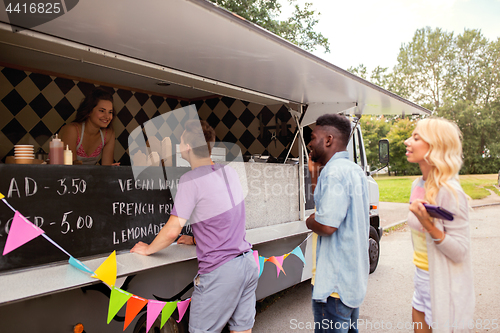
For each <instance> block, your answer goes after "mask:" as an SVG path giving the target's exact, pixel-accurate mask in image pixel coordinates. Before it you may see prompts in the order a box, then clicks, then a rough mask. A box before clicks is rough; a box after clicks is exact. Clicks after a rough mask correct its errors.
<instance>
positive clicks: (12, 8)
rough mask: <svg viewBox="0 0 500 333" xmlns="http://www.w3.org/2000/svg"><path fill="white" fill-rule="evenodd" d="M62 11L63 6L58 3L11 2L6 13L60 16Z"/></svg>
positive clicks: (6, 8)
mask: <svg viewBox="0 0 500 333" xmlns="http://www.w3.org/2000/svg"><path fill="white" fill-rule="evenodd" d="M61 10H62V8H61V4H60V3H58V2H56V3H50V2H31V3H19V2H9V3H8V4H7V6H6V7H5V11H6V12H7V13H9V14H14V13H17V14H59V13H60V12H61Z"/></svg>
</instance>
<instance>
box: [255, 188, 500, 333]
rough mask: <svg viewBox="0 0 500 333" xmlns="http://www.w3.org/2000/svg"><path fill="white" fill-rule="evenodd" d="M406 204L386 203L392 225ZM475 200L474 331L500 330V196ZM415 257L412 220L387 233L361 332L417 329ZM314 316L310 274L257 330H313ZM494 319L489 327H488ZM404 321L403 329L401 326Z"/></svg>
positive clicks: (264, 314)
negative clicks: (413, 307)
mask: <svg viewBox="0 0 500 333" xmlns="http://www.w3.org/2000/svg"><path fill="white" fill-rule="evenodd" d="M492 204H493V205H492ZM404 205H405V204H390V203H382V204H381V206H380V209H381V214H382V211H384V213H383V214H387V215H386V216H388V217H387V218H386V222H384V223H386V225H390V224H395V223H396V222H399V221H402V220H404V219H405V218H406V215H407V213H408V208H407V205H406V206H404ZM484 205H486V206H484ZM471 206H475V207H476V208H475V209H474V210H473V211H472V212H471V214H470V221H471V238H472V243H471V251H472V261H473V269H474V279H475V280H474V285H475V294H476V311H475V317H474V319H475V320H476V323H477V327H476V329H475V330H474V331H475V332H485V331H493V332H500V329H496V330H492V328H493V327H492V320H496V322H497V323H499V322H500V298H499V295H500V284H499V283H498V276H500V255H498V245H499V244H500V224H499V223H498V222H499V218H498V216H500V197H498V196H493V197H491V198H488V200H486V199H483V200H482V201H478V200H474V201H472V202H471ZM479 206H482V207H479ZM389 216H390V217H389ZM400 218H401V220H399V219H400ZM411 261H412V249H411V242H410V234H409V229H408V227H407V226H406V225H403V226H402V228H400V229H398V230H396V231H392V232H391V233H389V234H386V235H384V237H382V240H381V256H380V262H379V265H378V268H377V270H376V271H375V272H374V273H373V274H371V275H370V277H369V280H368V292H367V295H366V298H365V301H364V303H363V305H362V307H361V309H360V312H361V315H360V319H363V320H364V321H365V323H367V324H366V325H367V326H366V327H360V332H395V331H397V332H413V330H412V329H409V325H411V324H410V323H411V298H412V295H413V273H414V266H413V264H412V262H411ZM312 321H313V316H312V311H311V285H310V281H309V280H308V281H304V282H303V283H301V284H299V285H297V286H295V287H294V288H293V289H291V290H290V291H289V292H287V293H286V294H285V295H283V296H282V297H281V298H280V299H279V300H278V301H276V302H275V303H274V304H272V305H271V306H269V308H268V309H266V310H265V311H263V312H261V313H260V314H258V315H257V317H256V323H255V326H254V330H253V332H254V333H261V332H266V333H267V332H313V330H312V329H308V328H307V325H311V323H312ZM488 322H489V330H487V329H485V325H486V324H488ZM370 323H371V325H372V326H370ZM398 325H399V327H400V328H401V329H397V327H398ZM405 325H406V326H407V327H406V328H405V327H404V326H405ZM480 325H482V326H481V327H480ZM390 326H392V328H390Z"/></svg>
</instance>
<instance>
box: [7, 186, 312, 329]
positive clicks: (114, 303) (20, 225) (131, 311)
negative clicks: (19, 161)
mask: <svg viewBox="0 0 500 333" xmlns="http://www.w3.org/2000/svg"><path fill="white" fill-rule="evenodd" d="M0 200H2V201H3V203H5V205H7V207H9V208H10V209H11V210H12V211H13V212H14V218H13V219H12V224H11V226H10V230H9V233H8V235H7V240H6V242H5V247H4V250H3V255H6V254H8V253H9V252H11V251H13V250H15V249H17V248H18V247H20V246H22V245H24V244H26V243H28V242H29V241H31V240H33V239H35V238H36V237H38V236H40V235H42V237H44V238H45V239H46V240H47V241H49V242H50V243H52V244H53V245H54V246H55V247H57V248H58V249H59V250H61V251H62V252H63V253H64V254H66V255H67V256H68V257H69V260H68V263H69V264H70V265H71V266H73V267H75V268H77V269H78V270H80V271H82V272H85V273H88V274H90V276H91V277H93V278H96V279H99V280H101V281H102V282H103V283H105V284H106V285H107V286H108V287H109V288H110V289H111V295H110V297H109V306H108V318H107V323H108V324H109V323H110V322H111V320H112V319H113V318H114V317H115V315H116V314H117V313H118V311H120V309H121V308H123V306H124V305H125V304H127V306H126V310H125V323H124V326H123V330H125V329H126V328H127V327H128V326H129V325H130V323H131V322H132V321H133V320H134V318H135V317H136V316H137V315H138V314H139V312H140V311H141V310H142V309H143V308H144V307H145V306H147V308H146V310H147V311H146V332H148V331H149V330H150V328H151V326H152V325H153V323H154V322H155V320H156V318H158V316H159V315H160V313H161V326H160V329H161V328H162V327H163V325H165V323H166V322H167V320H168V319H169V318H170V317H171V315H172V313H173V312H174V311H175V309H177V312H178V313H179V319H178V320H177V322H180V321H181V320H182V318H183V317H184V314H185V313H186V311H187V309H188V307H189V304H190V302H191V298H187V299H185V300H183V301H180V300H178V301H173V302H161V301H157V300H152V299H145V298H142V297H140V296H137V295H134V294H131V293H129V292H127V291H125V290H122V289H120V288H117V287H116V286H115V283H116V276H117V275H116V274H117V266H116V251H113V252H112V253H111V254H110V255H109V256H108V257H107V258H106V260H104V262H103V263H102V264H101V265H100V266H99V267H98V268H97V269H96V270H95V271H92V270H91V269H90V268H88V267H87V266H86V265H85V264H83V263H82V262H81V261H80V260H78V259H76V258H74V257H73V256H72V255H71V254H69V253H68V252H67V251H66V250H64V249H63V248H62V247H61V246H59V244H57V243H56V242H55V241H54V240H52V239H51V238H50V237H49V236H47V235H46V234H45V232H44V231H43V230H42V229H41V228H39V227H37V226H36V225H34V224H33V223H31V222H30V221H29V220H28V219H27V218H25V217H24V216H23V215H22V214H21V213H20V212H19V211H17V210H15V209H14V208H13V207H12V206H11V205H10V204H9V203H8V202H7V200H6V199H5V196H4V195H3V194H2V193H0ZM310 236H311V235H308V236H307V238H306V239H304V240H303V241H302V243H300V244H299V245H298V246H297V247H295V248H294V249H293V250H292V251H291V252H289V253H286V254H284V255H281V256H271V257H269V258H266V257H263V256H261V255H259V251H257V250H255V251H252V254H253V256H254V259H255V262H256V263H257V267H258V268H259V277H260V276H261V275H262V272H263V270H264V263H266V262H268V261H269V262H271V263H273V264H274V265H275V266H276V277H277V278H278V277H279V275H280V273H281V272H283V274H284V275H286V273H285V270H284V269H283V261H284V260H285V259H286V258H287V257H288V256H290V255H291V254H293V255H295V256H297V257H298V258H299V259H300V260H302V262H303V263H304V265H305V263H306V259H305V257H304V253H303V252H302V249H301V248H300V246H301V245H302V244H303V243H304V242H306V241H307V239H308V238H309V237H310Z"/></svg>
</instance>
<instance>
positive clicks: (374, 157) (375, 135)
mask: <svg viewBox="0 0 500 333" xmlns="http://www.w3.org/2000/svg"><path fill="white" fill-rule="evenodd" d="M360 126H361V132H362V134H363V142H364V144H365V152H366V160H367V162H368V165H370V167H371V170H376V169H378V168H380V167H382V165H380V163H379V162H378V142H379V140H380V139H384V138H386V137H387V133H389V130H390V128H391V124H390V123H389V121H388V120H387V119H386V118H385V117H384V116H380V117H375V116H372V117H370V116H363V117H361V119H360Z"/></svg>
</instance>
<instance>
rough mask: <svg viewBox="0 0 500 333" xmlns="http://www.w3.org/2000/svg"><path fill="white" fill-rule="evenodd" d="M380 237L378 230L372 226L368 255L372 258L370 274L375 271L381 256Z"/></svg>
mask: <svg viewBox="0 0 500 333" xmlns="http://www.w3.org/2000/svg"><path fill="white" fill-rule="evenodd" d="M379 243H380V239H379V237H378V233H377V230H375V228H374V227H372V226H370V238H369V240H368V257H369V258H370V274H371V273H373V272H375V270H376V269H377V265H378V259H379V256H380V246H379V245H380V244H379Z"/></svg>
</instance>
